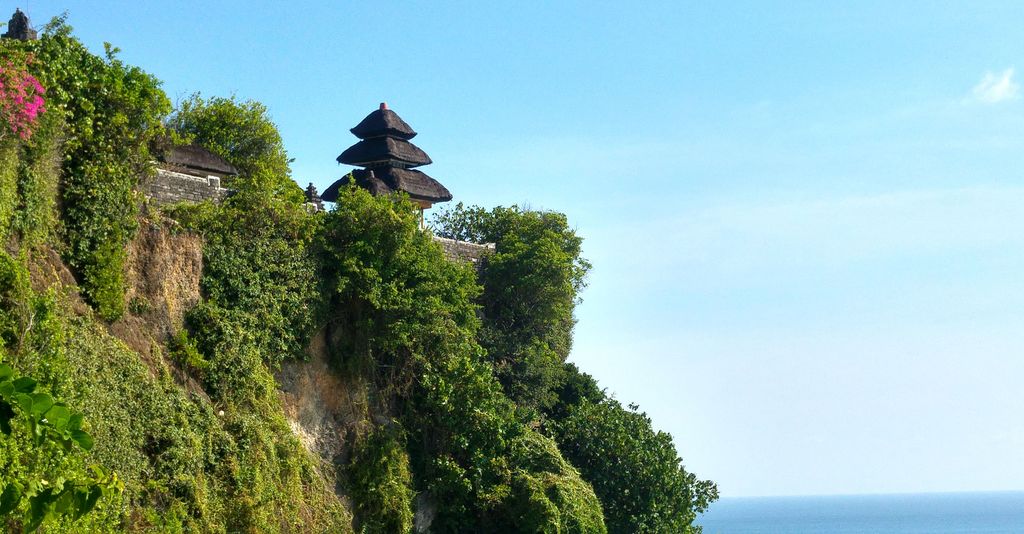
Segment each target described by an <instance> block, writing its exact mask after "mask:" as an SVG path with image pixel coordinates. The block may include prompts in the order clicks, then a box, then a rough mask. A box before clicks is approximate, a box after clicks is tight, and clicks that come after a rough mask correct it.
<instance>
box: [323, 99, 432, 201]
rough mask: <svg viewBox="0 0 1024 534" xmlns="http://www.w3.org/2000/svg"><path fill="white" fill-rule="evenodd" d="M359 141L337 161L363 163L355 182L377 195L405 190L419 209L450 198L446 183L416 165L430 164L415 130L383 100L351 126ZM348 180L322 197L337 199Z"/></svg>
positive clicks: (355, 174)
mask: <svg viewBox="0 0 1024 534" xmlns="http://www.w3.org/2000/svg"><path fill="white" fill-rule="evenodd" d="M350 131H351V132H352V133H353V134H354V135H355V136H356V137H358V138H359V139H360V141H359V142H358V143H356V144H354V145H352V146H350V147H349V148H348V149H347V150H345V151H344V152H342V153H341V155H340V156H338V163H343V164H345V165H353V166H356V167H362V169H356V170H354V171H352V176H353V178H354V179H355V183H356V184H357V185H359V186H360V187H363V188H365V189H367V190H369V191H370V192H371V193H373V194H374V195H386V194H388V193H394V192H396V191H404V192H405V193H407V194H408V195H409V198H410V199H412V201H413V202H415V203H416V204H417V205H419V207H420V210H425V209H427V208H430V206H432V205H433V204H434V203H436V202H448V201H449V200H451V199H452V194H451V193H449V192H448V189H447V188H445V186H443V185H441V183H440V182H438V181H437V180H435V179H433V178H431V177H429V176H427V175H426V174H424V173H422V172H420V171H418V170H414V168H415V167H420V166H423V165H429V164H430V163H431V160H430V156H428V155H427V154H426V153H425V152H423V151H422V150H420V148H419V147H418V146H416V145H414V144H412V143H410V142H409V140H410V139H412V138H413V137H416V132H415V131H413V129H412V128H411V127H409V125H408V124H406V122H405V121H404V120H402V118H401V117H399V116H398V114H397V113H395V112H394V111H391V110H390V109H388V105H387V104H385V103H381V105H380V109H378V110H376V111H374V112H373V113H370V114H369V115H367V116H366V118H365V119H363V121H362V122H360V123H359V124H357V125H356V127H355V128H352V129H351V130H350ZM347 183H348V181H347V177H346V178H342V179H340V180H338V181H336V182H334V183H333V184H331V186H330V187H328V188H327V189H326V190H325V191H324V192H323V194H322V195H320V198H321V199H323V200H326V201H328V202H335V201H337V200H338V191H339V189H340V188H341V187H344V186H345V185H346V184H347Z"/></svg>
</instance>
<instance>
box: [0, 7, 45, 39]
mask: <svg viewBox="0 0 1024 534" xmlns="http://www.w3.org/2000/svg"><path fill="white" fill-rule="evenodd" d="M0 37H2V38H4V39H18V40H19V41H34V40H35V39H36V38H37V37H38V35H37V34H36V31H35V30H33V29H32V26H30V25H29V22H28V15H25V14H24V13H22V12H21V10H20V9H15V10H14V15H11V21H10V22H8V23H7V32H6V33H4V34H3V35H0Z"/></svg>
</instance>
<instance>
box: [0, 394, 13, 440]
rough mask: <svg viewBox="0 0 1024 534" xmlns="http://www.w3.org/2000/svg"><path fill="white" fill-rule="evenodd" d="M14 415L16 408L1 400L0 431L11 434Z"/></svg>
mask: <svg viewBox="0 0 1024 534" xmlns="http://www.w3.org/2000/svg"><path fill="white" fill-rule="evenodd" d="M13 417H14V410H13V409H12V408H11V405H10V404H7V403H6V402H4V401H0V432H3V433H4V435H7V436H10V435H11V418H13Z"/></svg>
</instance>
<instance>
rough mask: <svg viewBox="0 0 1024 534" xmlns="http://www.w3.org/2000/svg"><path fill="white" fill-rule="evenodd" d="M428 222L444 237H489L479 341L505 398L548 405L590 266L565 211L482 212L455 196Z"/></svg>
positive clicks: (479, 240) (560, 374)
mask: <svg viewBox="0 0 1024 534" xmlns="http://www.w3.org/2000/svg"><path fill="white" fill-rule="evenodd" d="M431 226H432V228H433V229H434V232H435V233H437V234H438V235H440V236H443V237H448V238H451V239H458V240H461V241H470V242H474V243H494V244H495V251H494V253H493V254H490V255H489V256H488V257H487V260H486V261H485V263H484V264H483V268H482V270H481V273H480V280H481V283H482V284H483V288H484V292H483V294H482V295H481V298H480V304H481V308H482V319H483V327H482V328H481V330H480V335H479V340H480V344H481V345H482V346H483V347H484V348H485V349H486V350H487V354H488V357H489V358H490V360H491V362H492V363H493V365H494V368H495V374H496V376H497V377H498V379H499V380H500V381H501V383H502V386H504V388H505V391H506V393H507V394H508V395H509V397H511V398H512V399H513V400H514V401H515V402H516V403H517V404H519V405H520V406H523V407H527V408H533V409H536V408H547V407H550V406H551V405H552V404H553V403H554V402H555V399H556V394H555V390H556V389H557V388H558V386H559V384H560V382H561V381H562V380H563V378H564V373H563V368H562V365H563V362H564V361H565V359H566V357H568V355H569V351H570V350H571V348H572V330H573V326H574V325H575V322H576V321H575V318H574V317H573V310H574V308H575V305H576V303H577V301H578V299H579V292H580V290H581V289H582V288H583V286H584V283H585V277H586V274H587V271H588V270H589V269H590V264H589V263H588V262H587V261H586V260H585V259H584V258H583V257H582V256H581V245H582V239H581V238H580V237H579V236H578V235H576V232H575V231H574V230H573V229H572V228H570V227H569V224H568V221H567V219H566V217H565V215H563V214H561V213H555V212H542V211H532V210H524V209H520V208H518V207H516V206H512V207H509V208H503V207H497V208H494V209H492V210H490V211H487V210H485V209H483V208H480V207H465V206H463V205H462V204H461V203H460V204H458V205H457V206H455V208H453V209H451V210H447V211H442V212H440V214H438V215H437V216H436V217H435V218H434V220H433V222H432V225H431Z"/></svg>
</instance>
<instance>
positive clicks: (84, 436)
mask: <svg viewBox="0 0 1024 534" xmlns="http://www.w3.org/2000/svg"><path fill="white" fill-rule="evenodd" d="M71 439H73V440H75V443H78V446H79V447H82V448H83V449H85V450H87V451H91V450H92V436H90V435H89V434H88V433H87V432H86V431H84V430H72V431H71Z"/></svg>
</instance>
